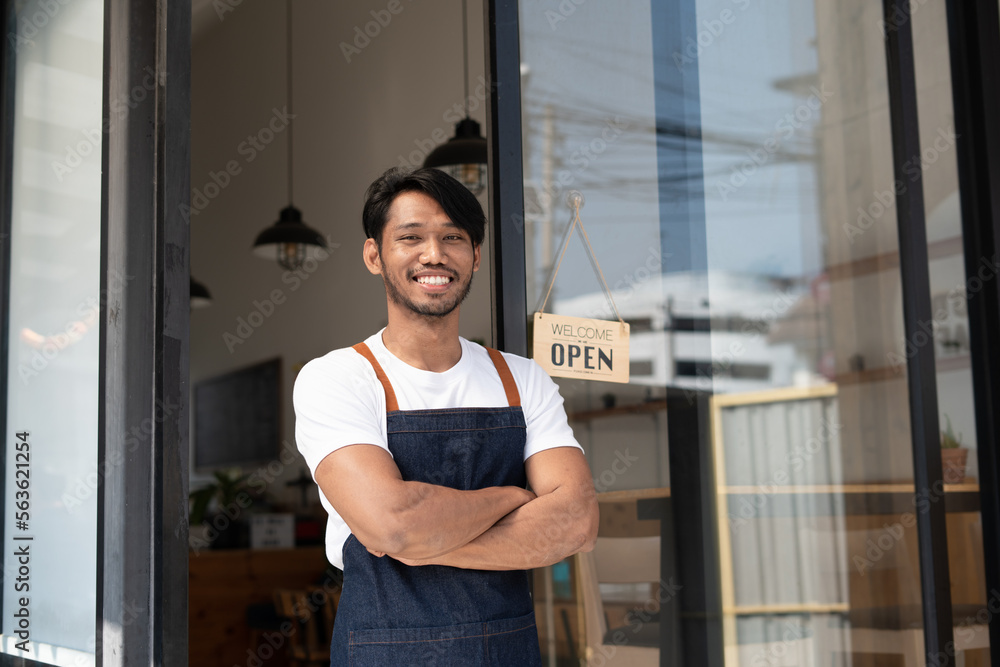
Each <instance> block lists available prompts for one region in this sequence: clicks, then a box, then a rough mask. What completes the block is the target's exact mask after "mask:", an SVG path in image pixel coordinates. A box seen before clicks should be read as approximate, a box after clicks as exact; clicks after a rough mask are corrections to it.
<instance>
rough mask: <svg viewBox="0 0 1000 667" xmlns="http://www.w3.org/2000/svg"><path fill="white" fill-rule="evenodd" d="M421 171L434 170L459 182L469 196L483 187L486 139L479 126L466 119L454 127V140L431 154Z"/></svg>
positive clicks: (484, 181)
mask: <svg viewBox="0 0 1000 667" xmlns="http://www.w3.org/2000/svg"><path fill="white" fill-rule="evenodd" d="M424 166H425V167H437V168H438V169H441V170H442V171H445V172H447V173H448V174H450V175H451V176H454V177H455V178H457V179H458V180H459V181H461V182H462V184H463V185H465V187H467V188H469V190H471V191H472V193H473V194H477V195H478V194H479V193H480V192H482V191H483V188H484V187H485V186H486V139H485V137H483V135H482V134H481V133H480V131H479V123H477V122H476V121H474V120H472V119H471V118H469V117H468V116H466V117H465V118H464V119H462V120H460V121H459V122H458V124H457V125H455V136H454V137H452V138H451V139H449V140H448V141H446V142H445V143H443V144H441V145H440V146H438V147H437V148H435V149H434V150H432V151H431V153H430V155H428V156H427V158H426V159H425V160H424Z"/></svg>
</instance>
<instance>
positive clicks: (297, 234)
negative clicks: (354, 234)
mask: <svg viewBox="0 0 1000 667" xmlns="http://www.w3.org/2000/svg"><path fill="white" fill-rule="evenodd" d="M285 6H286V8H287V14H288V16H287V19H286V22H285V32H286V34H285V42H286V45H287V48H288V55H287V57H286V59H285V63H286V66H287V68H288V72H287V73H286V76H285V85H286V94H287V98H288V99H287V102H288V115H289V116H290V117H291V116H292V0H285ZM294 123H295V121H293V120H289V122H288V206H286V207H285V208H283V209H281V214H280V216H279V218H278V221H277V222H276V223H274V224H273V225H271V226H270V227H268V228H267V229H265V230H264V231H262V232H261V233H260V234H258V235H257V240H256V241H255V242H254V244H253V251H254V254H255V255H257V256H258V257H263V258H264V259H277V260H278V264H280V265H281V266H282V267H283V268H285V269H287V270H289V271H295V270H296V269H298V268H300V267H301V266H302V264H303V262H305V261H306V260H307V259H320V258H323V257H326V255H327V249H326V240H325V239H324V238H323V237H322V236H321V235H320V233H319V232H317V231H316V230H315V229H312V228H311V227H309V226H308V225H306V224H305V223H304V222H302V211H300V210H299V209H297V208H295V206H294V205H293V204H292V182H293V179H292V164H293V161H292V128H293V127H294Z"/></svg>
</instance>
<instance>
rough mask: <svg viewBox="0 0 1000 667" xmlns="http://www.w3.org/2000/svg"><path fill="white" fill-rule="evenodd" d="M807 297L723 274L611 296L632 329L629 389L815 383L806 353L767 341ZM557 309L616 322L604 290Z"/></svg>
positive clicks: (660, 281) (671, 278)
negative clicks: (645, 386) (666, 386)
mask: <svg viewBox="0 0 1000 667" xmlns="http://www.w3.org/2000/svg"><path fill="white" fill-rule="evenodd" d="M710 294H711V298H710V297H709V295H710ZM804 294H807V293H804V291H803V290H802V289H801V288H799V287H797V286H794V285H789V283H788V281H787V280H772V279H769V278H767V277H764V276H758V275H744V274H734V273H725V272H713V273H712V274H711V275H710V276H706V275H705V274H699V273H693V272H682V273H669V274H657V275H655V276H653V277H652V278H650V279H648V280H645V281H642V282H638V283H636V284H635V285H633V286H632V287H631V288H630V289H629V290H623V291H617V292H614V293H613V296H614V299H615V305H616V306H617V307H618V311H619V313H620V314H621V316H622V318H623V319H624V320H625V321H626V322H628V323H629V325H630V327H631V341H630V347H629V362H630V363H629V366H630V373H629V375H630V380H629V381H630V383H632V384H642V385H651V386H664V385H671V386H677V387H685V388H700V389H707V388H712V389H713V390H714V391H716V392H719V393H729V392H736V391H741V392H742V391H756V390H759V389H765V388H768V387H782V386H788V385H791V384H808V383H810V381H812V379H813V373H812V371H811V369H812V368H813V366H814V364H813V363H812V362H811V360H810V359H809V358H808V357H807V355H806V354H803V353H802V352H801V351H800V349H799V348H797V347H796V346H795V345H793V344H791V343H789V342H785V341H779V342H774V341H773V340H772V339H771V336H770V332H771V331H772V330H773V329H775V327H776V326H778V325H779V324H780V323H781V322H782V321H783V320H786V319H787V318H788V317H789V316H790V315H791V314H792V313H794V312H795V311H796V308H797V307H798V304H799V303H801V302H802V300H803V297H804ZM554 311H555V312H556V313H558V314H561V315H572V316H577V317H594V318H599V319H614V314H613V312H612V310H611V307H610V306H609V305H608V301H607V298H606V297H605V295H604V293H603V292H597V293H592V294H585V295H583V296H579V297H575V298H571V299H562V300H557V301H556V303H555V307H554Z"/></svg>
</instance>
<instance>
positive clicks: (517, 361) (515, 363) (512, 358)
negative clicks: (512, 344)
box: [500, 350, 548, 377]
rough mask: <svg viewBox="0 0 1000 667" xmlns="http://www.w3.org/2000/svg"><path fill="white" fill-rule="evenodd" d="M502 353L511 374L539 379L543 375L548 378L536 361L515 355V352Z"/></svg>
mask: <svg viewBox="0 0 1000 667" xmlns="http://www.w3.org/2000/svg"><path fill="white" fill-rule="evenodd" d="M500 353H501V354H502V355H503V358H504V361H506V362H507V365H508V366H509V367H510V371H511V373H514V374H515V376H517V375H519V376H523V377H537V376H538V375H539V374H541V375H545V376H546V377H548V375H547V374H546V373H545V371H544V370H543V369H542V367H541V366H539V365H538V363H537V362H536V361H535V360H534V359H529V358H528V357H522V356H521V355H519V354H514V353H513V352H504V351H502V350H501V352H500Z"/></svg>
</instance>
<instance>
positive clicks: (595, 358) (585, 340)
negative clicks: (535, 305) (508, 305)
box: [533, 313, 629, 382]
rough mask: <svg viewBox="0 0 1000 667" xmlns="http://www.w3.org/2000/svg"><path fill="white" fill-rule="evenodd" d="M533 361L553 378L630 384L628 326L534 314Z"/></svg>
mask: <svg viewBox="0 0 1000 667" xmlns="http://www.w3.org/2000/svg"><path fill="white" fill-rule="evenodd" d="M534 338H535V343H534V347H533V357H534V359H535V361H536V362H538V364H539V365H540V366H541V367H542V368H544V369H545V370H546V371H547V372H548V374H549V375H551V376H552V377H563V378H579V379H583V380H601V381H602V382H628V363H629V362H628V341H629V325H628V324H623V323H621V322H609V321H607V320H590V319H587V318H584V317H568V316H565V315H550V314H548V313H535V331H534Z"/></svg>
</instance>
